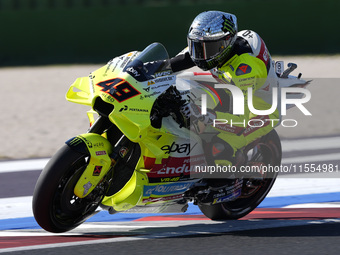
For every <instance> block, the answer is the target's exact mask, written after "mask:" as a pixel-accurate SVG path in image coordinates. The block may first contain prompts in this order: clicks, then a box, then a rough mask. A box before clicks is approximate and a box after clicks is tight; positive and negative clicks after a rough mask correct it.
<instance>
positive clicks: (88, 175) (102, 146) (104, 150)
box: [74, 133, 113, 198]
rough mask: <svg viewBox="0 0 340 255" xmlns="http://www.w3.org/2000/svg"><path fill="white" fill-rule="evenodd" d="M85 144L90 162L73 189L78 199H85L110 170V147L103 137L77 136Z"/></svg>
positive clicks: (91, 135) (92, 135)
mask: <svg viewBox="0 0 340 255" xmlns="http://www.w3.org/2000/svg"><path fill="white" fill-rule="evenodd" d="M77 138H80V139H81V140H82V141H84V142H85V144H86V146H87V149H88V151H89V152H90V161H89V164H88V166H87V167H86V169H85V171H84V172H83V174H82V176H81V177H80V178H79V180H78V182H77V184H76V186H75V187H74V194H75V195H76V196H78V197H80V198H84V197H86V196H87V195H88V194H90V193H91V191H92V190H93V189H94V188H95V187H96V186H97V185H98V183H99V182H100V181H101V180H102V179H103V177H104V176H105V175H106V174H107V172H108V171H109V170H110V168H111V158H110V157H109V155H110V154H111V153H112V150H113V148H112V146H111V144H110V142H109V141H108V140H106V139H105V138H104V137H102V136H100V135H98V134H93V133H87V134H82V135H79V136H77Z"/></svg>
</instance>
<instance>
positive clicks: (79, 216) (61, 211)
mask: <svg viewBox="0 0 340 255" xmlns="http://www.w3.org/2000/svg"><path fill="white" fill-rule="evenodd" d="M86 166H87V163H86V160H85V158H82V159H80V160H79V161H77V162H76V164H74V165H73V166H71V167H70V170H69V171H67V173H66V174H65V175H64V176H63V177H62V178H61V179H60V181H59V185H58V188H57V190H56V192H55V195H54V198H53V200H52V204H51V206H52V207H53V208H52V210H50V213H51V219H52V220H53V222H54V224H55V225H57V226H59V227H60V228H70V226H72V228H73V227H74V226H77V225H79V224H81V223H82V222H84V221H85V220H86V219H87V218H88V217H89V216H91V215H92V214H93V213H94V212H95V210H96V208H97V207H98V205H99V203H100V201H101V199H102V197H103V196H104V194H102V195H101V196H100V198H99V199H98V197H96V196H95V195H92V196H91V194H90V195H88V196H87V197H85V198H79V197H77V196H76V195H74V193H73V190H74V187H75V185H76V183H77V181H78V180H79V178H80V176H81V175H82V173H83V172H84V170H85V168H86ZM95 193H96V192H95Z"/></svg>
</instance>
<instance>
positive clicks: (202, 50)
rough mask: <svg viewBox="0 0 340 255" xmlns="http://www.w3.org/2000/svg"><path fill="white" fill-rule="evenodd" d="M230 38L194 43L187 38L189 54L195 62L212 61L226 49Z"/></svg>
mask: <svg viewBox="0 0 340 255" xmlns="http://www.w3.org/2000/svg"><path fill="white" fill-rule="evenodd" d="M232 38H233V37H232V36H230V35H228V36H226V37H225V38H223V39H219V40H216V41H195V40H191V39H190V38H188V47H189V53H190V55H191V57H192V58H193V59H195V60H209V59H212V58H213V57H215V56H216V55H218V54H219V53H221V52H223V51H224V50H225V49H226V48H228V46H229V45H230V44H231V41H232Z"/></svg>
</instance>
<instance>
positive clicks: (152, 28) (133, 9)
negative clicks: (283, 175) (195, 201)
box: [0, 0, 340, 66]
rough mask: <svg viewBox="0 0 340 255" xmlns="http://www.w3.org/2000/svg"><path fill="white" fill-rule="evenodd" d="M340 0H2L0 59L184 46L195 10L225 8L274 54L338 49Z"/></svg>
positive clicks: (86, 59) (70, 59)
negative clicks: (161, 44) (150, 46)
mask: <svg viewBox="0 0 340 255" xmlns="http://www.w3.org/2000/svg"><path fill="white" fill-rule="evenodd" d="M339 9H340V2H339V1H338V0H323V1H320V0H285V1H283V0H281V1H279V0H0V31H1V37H0V49H1V50H0V66H17V65H21V66H22V65H45V64H65V63H72V64H80V63H81V64H85V63H106V62H107V61H108V60H109V59H111V58H113V57H114V56H116V55H120V54H122V53H125V52H128V51H132V50H142V49H144V48H145V47H146V46H147V45H148V44H150V43H152V42H154V41H158V42H161V43H163V44H164V45H165V46H166V48H167V49H168V51H169V54H170V56H173V55H175V54H177V53H178V52H179V51H181V50H182V49H183V48H184V47H185V46H186V34H187V30H188V28H189V25H190V24H191V22H192V20H193V18H194V17H195V16H196V15H197V14H199V13H200V12H202V11H205V10H221V11H226V12H230V13H233V14H235V15H236V16H237V18H238V24H239V30H243V29H251V30H254V31H256V32H257V33H259V34H260V36H261V37H262V38H263V39H264V41H265V42H266V44H267V47H268V49H269V51H270V52H271V54H272V55H285V54H289V55H306V54H334V53H339V52H340V49H339V41H340V33H339V32H338V25H339V21H340V18H339V14H338V12H339Z"/></svg>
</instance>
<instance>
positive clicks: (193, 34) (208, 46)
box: [188, 11, 237, 70]
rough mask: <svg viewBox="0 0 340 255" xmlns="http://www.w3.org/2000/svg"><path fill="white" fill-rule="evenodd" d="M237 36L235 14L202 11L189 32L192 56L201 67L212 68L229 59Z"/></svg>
mask: <svg viewBox="0 0 340 255" xmlns="http://www.w3.org/2000/svg"><path fill="white" fill-rule="evenodd" d="M236 37H237V21H236V16H235V15H233V14H230V13H226V12H220V11H207V12H202V13H201V14H199V15H198V16H197V17H196V18H195V19H194V21H193V22H192V24H191V26H190V29H189V32H188V47H189V53H190V56H191V58H192V60H193V61H194V62H195V64H196V65H197V66H198V67H199V68H201V69H203V70H210V69H212V68H214V67H217V66H218V65H220V64H223V63H224V62H225V61H226V60H227V59H228V57H229V53H230V51H231V48H232V46H233V44H234V42H235V40H236Z"/></svg>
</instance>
